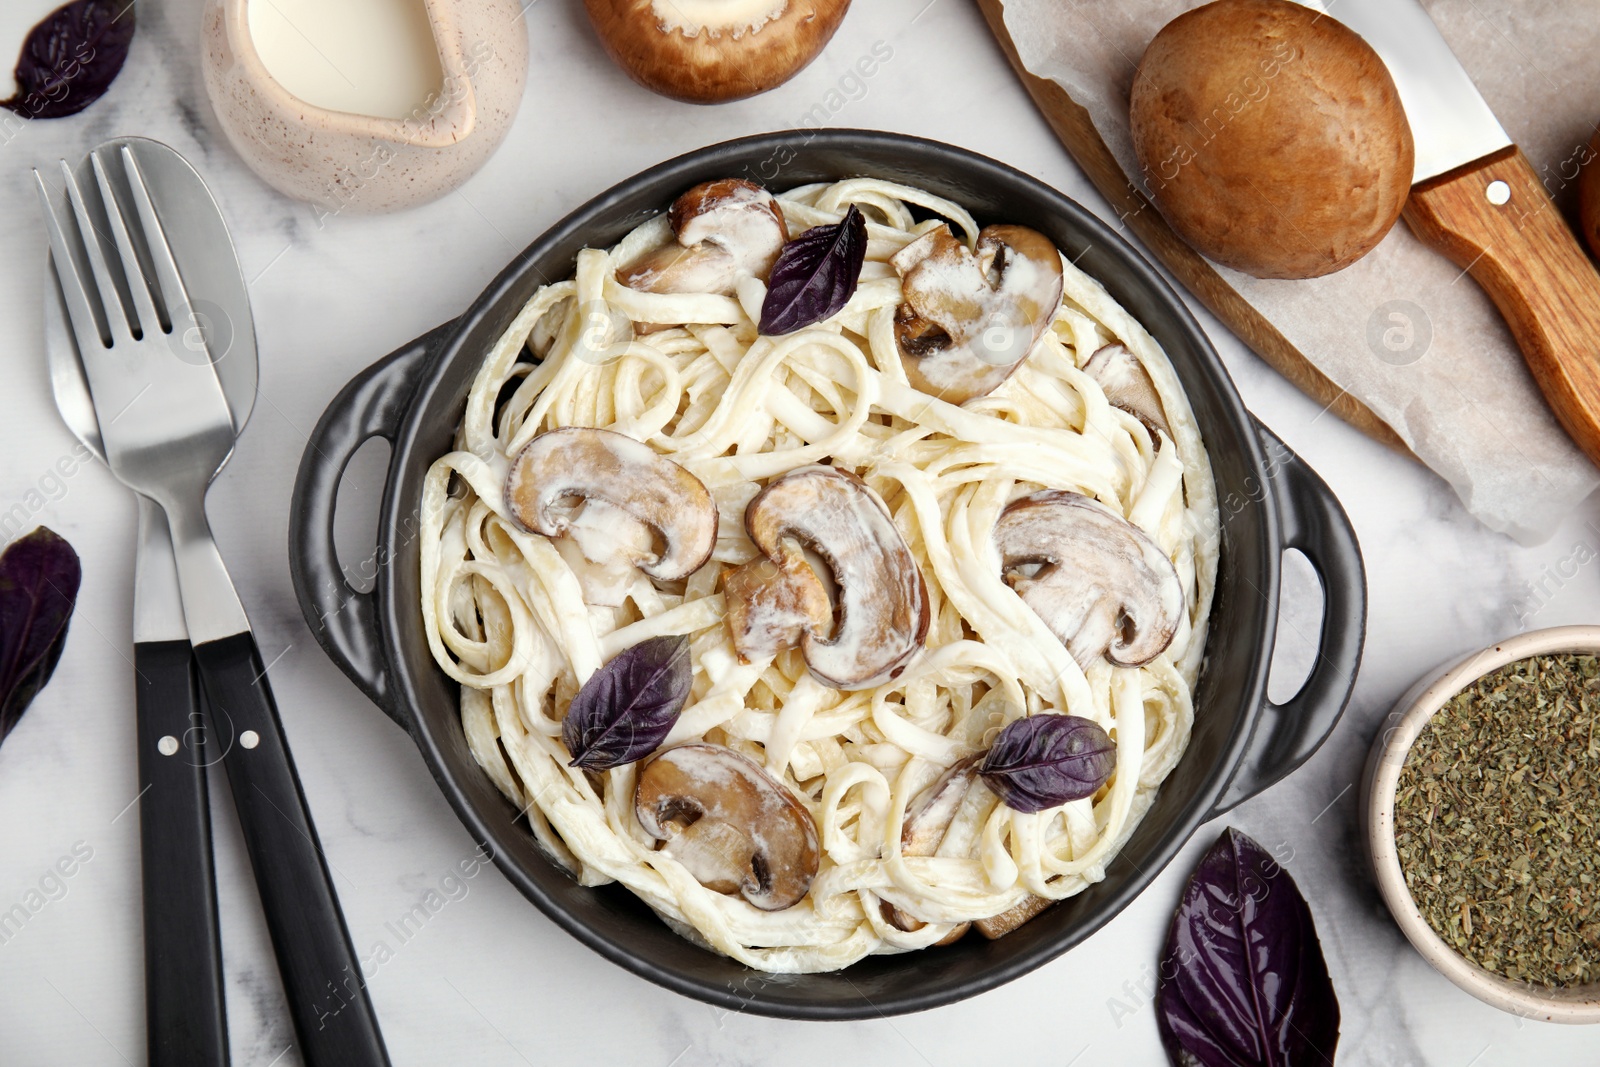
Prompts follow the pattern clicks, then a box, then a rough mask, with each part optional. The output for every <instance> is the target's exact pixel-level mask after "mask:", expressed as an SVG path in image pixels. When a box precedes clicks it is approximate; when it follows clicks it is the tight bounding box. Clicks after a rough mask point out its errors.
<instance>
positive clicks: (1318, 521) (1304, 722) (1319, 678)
mask: <svg viewBox="0 0 1600 1067" xmlns="http://www.w3.org/2000/svg"><path fill="white" fill-rule="evenodd" d="M1256 432H1257V433H1258V434H1259V435H1260V437H1261V443H1262V445H1263V446H1264V447H1265V449H1266V453H1267V464H1266V474H1267V480H1268V481H1271V482H1274V483H1276V486H1277V491H1276V492H1275V493H1273V494H1272V495H1273V496H1274V497H1275V498H1276V500H1277V505H1278V514H1279V517H1280V519H1281V521H1282V524H1283V548H1285V549H1289V548H1294V549H1299V550H1300V552H1301V553H1302V554H1304V556H1305V557H1306V559H1307V561H1309V562H1310V564H1311V568H1312V570H1313V571H1315V572H1316V575H1317V580H1318V581H1319V582H1320V583H1321V584H1322V600H1323V607H1322V632H1321V634H1320V635H1319V637H1318V639H1317V656H1316V660H1315V661H1314V663H1313V666H1312V668H1311V673H1310V674H1309V675H1307V676H1306V680H1305V682H1304V683H1302V684H1301V686H1300V691H1299V692H1297V693H1296V694H1295V695H1294V696H1293V697H1291V698H1289V699H1288V700H1286V701H1284V702H1283V703H1282V704H1274V703H1273V702H1272V701H1270V700H1268V701H1267V702H1266V704H1265V706H1264V707H1263V708H1262V714H1261V717H1260V718H1259V719H1258V720H1257V722H1256V726H1255V729H1254V731H1253V732H1252V733H1251V735H1250V741H1249V743H1248V744H1247V745H1246V747H1245V751H1244V755H1243V757H1242V758H1241V759H1240V760H1239V763H1238V767H1237V769H1236V770H1235V771H1234V774H1233V778H1232V779H1231V780H1230V781H1229V782H1228V786H1227V788H1226V789H1224V790H1223V793H1222V796H1221V798H1220V799H1219V800H1218V801H1217V803H1216V805H1215V806H1214V807H1213V808H1212V809H1211V812H1210V814H1209V815H1207V816H1206V817H1207V818H1208V819H1209V818H1215V817H1216V816H1218V815H1221V814H1222V813H1223V812H1226V811H1228V810H1229V809H1230V808H1233V807H1234V806H1236V805H1238V804H1241V803H1243V802H1244V801H1246V800H1248V799H1250V798H1251V797H1253V796H1255V795H1256V794H1257V793H1260V792H1261V791H1262V790H1264V789H1266V788H1267V787H1268V786H1270V785H1272V784H1274V783H1275V782H1277V781H1279V780H1280V779H1282V778H1283V777H1284V776H1285V775H1287V774H1289V773H1290V772H1291V771H1293V770H1294V769H1295V768H1297V767H1299V766H1300V765H1301V764H1302V763H1304V762H1305V761H1306V760H1308V759H1310V758H1311V754H1312V753H1314V752H1316V750H1317V748H1318V747H1319V746H1321V744H1322V742H1323V741H1325V740H1327V737H1328V735H1329V734H1331V733H1332V732H1333V728H1334V726H1336V725H1337V724H1338V722H1339V716H1340V715H1342V714H1343V713H1344V708H1345V705H1346V704H1347V703H1349V701H1350V692H1351V690H1352V689H1354V688H1355V683H1356V671H1357V670H1358V669H1359V668H1360V666H1361V648H1362V643H1363V641H1364V639H1365V638H1366V630H1367V578H1366V570H1365V568H1364V567H1363V566H1362V563H1361V546H1360V543H1359V542H1358V541H1357V540H1356V532H1355V530H1354V528H1352V527H1351V525H1350V519H1349V517H1348V516H1346V515H1345V513H1344V508H1343V507H1342V506H1340V504H1339V499H1338V498H1337V497H1336V496H1334V495H1333V490H1331V489H1329V488H1328V484H1327V483H1326V482H1324V481H1323V480H1322V479H1321V478H1320V477H1318V475H1317V473H1316V472H1315V471H1313V470H1312V469H1311V468H1310V467H1309V466H1307V465H1306V462H1305V461H1304V460H1302V459H1301V458H1300V457H1299V456H1297V455H1295V453H1294V451H1293V450H1291V449H1290V448H1289V446H1288V445H1286V444H1284V443H1283V442H1282V441H1281V440H1279V439H1278V437H1277V435H1276V434H1274V433H1273V432H1272V431H1271V430H1268V429H1267V428H1266V427H1265V426H1262V425H1261V424H1260V423H1257V424H1256Z"/></svg>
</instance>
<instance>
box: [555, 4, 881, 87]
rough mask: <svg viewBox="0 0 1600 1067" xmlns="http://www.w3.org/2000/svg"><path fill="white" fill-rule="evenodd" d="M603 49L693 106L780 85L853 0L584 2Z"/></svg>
mask: <svg viewBox="0 0 1600 1067" xmlns="http://www.w3.org/2000/svg"><path fill="white" fill-rule="evenodd" d="M584 6H585V7H586V8H588V10H589V20H590V21H591V22H592V23H593V24H594V28H595V32H596V33H598V34H599V35H600V41H601V43H602V44H603V45H605V49H606V52H607V53H608V54H609V55H610V56H611V58H612V59H614V60H615V61H616V62H617V65H618V66H620V67H621V68H622V69H623V70H625V71H626V72H627V73H628V76H629V77H631V78H632V79H633V80H634V81H636V82H638V83H639V84H640V85H642V86H644V87H645V88H646V89H651V90H654V91H655V92H658V93H661V94H662V95H663V96H670V97H673V98H674V99H677V100H687V101H689V102H690V103H695V104H714V103H720V102H722V101H726V100H739V99H742V98H744V97H747V96H754V95H755V94H756V93H764V92H766V91H767V90H768V89H772V88H776V87H777V86H779V85H782V84H783V83H784V82H786V81H788V80H789V79H790V78H792V77H794V76H795V75H796V74H797V73H799V72H800V70H801V69H802V68H804V67H805V66H806V64H808V63H810V62H811V61H812V60H813V59H815V58H816V57H817V54H818V53H820V52H821V51H822V49H823V46H824V45H826V44H827V43H828V39H829V38H831V37H832V36H833V31H834V30H836V29H838V28H839V23H840V22H842V21H843V20H844V15H845V12H846V11H847V10H849V7H850V0H585V2H584Z"/></svg>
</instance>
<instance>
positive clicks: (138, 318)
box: [33, 146, 194, 352]
mask: <svg viewBox="0 0 1600 1067" xmlns="http://www.w3.org/2000/svg"><path fill="white" fill-rule="evenodd" d="M120 157H121V159H120V161H121V164H122V171H123V178H124V181H125V182H126V185H125V189H126V192H125V194H124V196H125V197H126V198H127V199H129V200H131V201H132V202H133V208H134V211H135V212H136V213H137V215H138V223H137V230H138V237H139V238H140V239H141V244H137V245H136V244H135V239H134V234H133V233H131V232H130V229H129V226H128V223H127V221H126V218H125V214H124V209H123V207H122V203H121V200H122V198H121V197H119V196H118V193H117V187H116V186H115V185H114V183H113V181H112V178H111V175H109V174H108V173H107V171H106V168H105V166H104V165H103V164H102V163H101V161H100V157H99V155H98V154H91V156H90V162H91V165H92V166H93V168H94V175H95V183H96V185H98V187H99V193H100V205H101V208H102V210H103V212H104V219H105V222H106V227H107V228H108V229H109V230H110V232H111V243H112V244H113V245H114V246H115V248H116V250H117V266H118V267H120V272H114V271H113V268H112V265H111V264H110V263H109V262H108V261H107V258H106V254H105V245H104V241H105V235H104V233H103V231H102V229H101V227H100V226H98V225H97V224H96V217H95V215H94V214H93V213H92V212H91V211H90V205H89V202H88V201H87V200H86V199H85V197H84V195H83V191H82V190H81V189H79V187H78V182H77V180H76V179H75V178H74V177H73V174H72V168H71V167H69V166H68V165H67V161H66V160H62V161H61V178H62V184H63V186H64V187H65V188H66V193H67V200H68V202H69V204H70V205H71V208H72V211H71V216H70V219H69V222H68V224H67V225H66V226H63V225H62V223H61V220H60V218H59V217H58V216H57V214H56V211H55V207H54V205H53V204H52V202H51V200H52V197H51V193H50V189H49V187H48V186H47V185H45V182H44V177H43V176H42V175H41V174H40V173H39V171H38V169H37V168H35V169H34V172H33V176H34V180H35V182H36V183H37V184H38V190H39V202H40V204H41V206H42V207H43V210H44V221H45V228H46V230H48V231H49V234H50V249H51V252H52V257H53V259H54V262H55V268H56V272H57V275H58V276H59V277H60V280H61V290H62V293H63V295H64V296H65V297H66V302H67V311H68V318H69V319H70V320H71V325H72V330H73V334H74V335H75V337H76V338H77V341H78V348H79V351H82V352H87V351H89V349H90V346H92V345H98V346H99V347H101V348H114V347H116V346H117V345H118V344H119V343H123V344H127V343H132V342H135V341H139V340H143V339H144V338H145V337H146V336H147V335H149V334H151V333H171V332H172V329H173V324H174V323H177V324H178V325H179V326H180V327H185V326H187V325H188V324H190V323H192V322H193V321H194V316H193V311H192V309H191V308H190V306H189V296H188V293H187V292H186V291H185V289H184V285H183V280H182V278H181V277H180V276H179V274H178V266H177V263H176V262H175V261H174V260H173V258H172V249H171V248H170V247H169V246H168V244H167V236H166V233H165V231H164V230H163V229H162V227H161V219H160V217H159V216H158V215H157V214H156V210H155V205H154V204H153V203H152V202H151V200H150V192H149V189H148V188H147V187H146V185H145V181H144V174H143V173H142V172H141V171H140V169H139V161H138V159H137V158H135V157H134V154H133V152H132V151H131V150H130V149H129V148H128V147H127V146H123V148H122V150H121V153H120ZM69 234H70V237H69ZM73 238H76V240H73ZM141 249H142V250H143V251H144V252H145V254H146V257H147V258H148V262H149V264H150V267H151V268H152V269H151V270H146V269H145V266H144V262H143V261H142V260H141V256H140V252H141ZM85 261H87V264H88V277H85V272H84V270H83V266H82V264H83V263H84V262H85ZM152 273H153V274H154V277H153V278H152V277H151V275H152Z"/></svg>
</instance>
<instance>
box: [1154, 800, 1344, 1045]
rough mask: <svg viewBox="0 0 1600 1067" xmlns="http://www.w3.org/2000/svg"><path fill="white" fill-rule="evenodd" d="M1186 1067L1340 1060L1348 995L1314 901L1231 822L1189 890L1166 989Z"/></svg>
mask: <svg viewBox="0 0 1600 1067" xmlns="http://www.w3.org/2000/svg"><path fill="white" fill-rule="evenodd" d="M1156 1021H1157V1025H1158V1027H1159V1029H1160V1031H1161V1043H1162V1044H1163V1045H1164V1046H1165V1047H1166V1050H1167V1056H1168V1058H1169V1059H1171V1061H1172V1062H1173V1063H1174V1064H1176V1065H1178V1067H1193V1065H1198V1067H1332V1064H1333V1053H1334V1049H1335V1048H1336V1047H1337V1046H1338V1044H1339V999H1338V997H1336V996H1335V995H1334V992H1333V982H1332V981H1331V980H1330V979H1329V978H1328V964H1327V961H1326V960H1324V959H1323V958H1322V944H1321V942H1319V941H1318V940H1317V930H1316V926H1315V925H1314V924H1313V923H1312V921H1311V909H1310V908H1308V907H1307V906H1306V902H1305V898H1304V897H1302V896H1301V895H1300V890H1299V889H1298V888H1296V887H1295V884H1294V879H1293V878H1290V877H1289V874H1288V872H1287V871H1285V870H1284V869H1283V868H1282V867H1280V866H1278V863H1277V861H1276V860H1274V859H1273V858H1272V857H1271V856H1270V855H1268V854H1267V851H1266V850H1265V849H1263V848H1262V847H1261V846H1260V845H1259V844H1257V843H1256V842H1255V841H1253V840H1251V839H1250V838H1248V837H1246V836H1245V835H1244V834H1241V833H1240V832H1239V831H1237V830H1234V829H1231V828H1230V829H1228V830H1225V831H1224V832H1223V834H1222V836H1221V837H1220V838H1218V839H1217V843H1216V844H1215V845H1213V846H1212V847H1211V851H1210V852H1207V853H1206V855H1205V858H1204V859H1202V860H1201V861H1200V865H1199V866H1198V867H1196V868H1195V871H1194V874H1192V875H1190V876H1189V882H1188V884H1187V885H1186V886H1184V889H1183V898H1182V900H1181V901H1180V902H1179V904H1178V913H1177V914H1176V915H1174V916H1173V918H1172V929H1171V931H1170V932H1169V933H1168V934H1167V947H1166V951H1165V953H1164V954H1163V956H1162V960H1161V968H1160V986H1159V988H1158V989H1157V991H1156Z"/></svg>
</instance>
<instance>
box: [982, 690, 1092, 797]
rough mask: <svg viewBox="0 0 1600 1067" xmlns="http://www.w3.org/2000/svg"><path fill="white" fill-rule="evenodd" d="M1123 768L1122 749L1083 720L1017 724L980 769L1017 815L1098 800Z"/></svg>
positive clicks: (1036, 718) (1044, 718) (1031, 719)
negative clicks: (1096, 796) (1113, 775)
mask: <svg viewBox="0 0 1600 1067" xmlns="http://www.w3.org/2000/svg"><path fill="white" fill-rule="evenodd" d="M1116 765H1117V744H1116V742H1115V741H1113V740H1111V738H1110V737H1109V736H1107V735H1106V732H1105V731H1104V730H1102V729H1100V727H1099V726H1098V725H1096V724H1095V723H1093V722H1091V721H1090V720H1088V719H1085V718H1083V717H1082V716H1079V715H1053V714H1048V715H1030V716H1028V717H1027V718H1025V719H1014V720H1012V721H1011V722H1009V723H1007V724H1006V727H1005V729H1003V730H1001V731H1000V736H999V737H997V738H995V739H994V745H993V747H991V748H990V749H989V754H988V755H986V756H984V757H983V762H982V763H980V764H978V773H979V774H980V775H982V776H983V780H984V783H985V784H986V785H988V787H989V788H990V789H992V790H994V791H995V793H996V794H998V795H999V797H1000V799H1001V800H1003V801H1005V802H1006V806H1007V807H1010V808H1014V809H1016V810H1017V811H1023V812H1035V811H1043V810H1044V809H1046V808H1053V807H1055V806H1057V805H1058V804H1065V803H1066V802H1067V801H1069V800H1082V799H1083V798H1084V797H1089V796H1093V795H1094V794H1095V791H1096V790H1098V789H1099V788H1100V787H1101V786H1103V785H1105V784H1106V779H1107V778H1110V777H1111V771H1112V768H1114V767H1115V766H1116Z"/></svg>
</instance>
